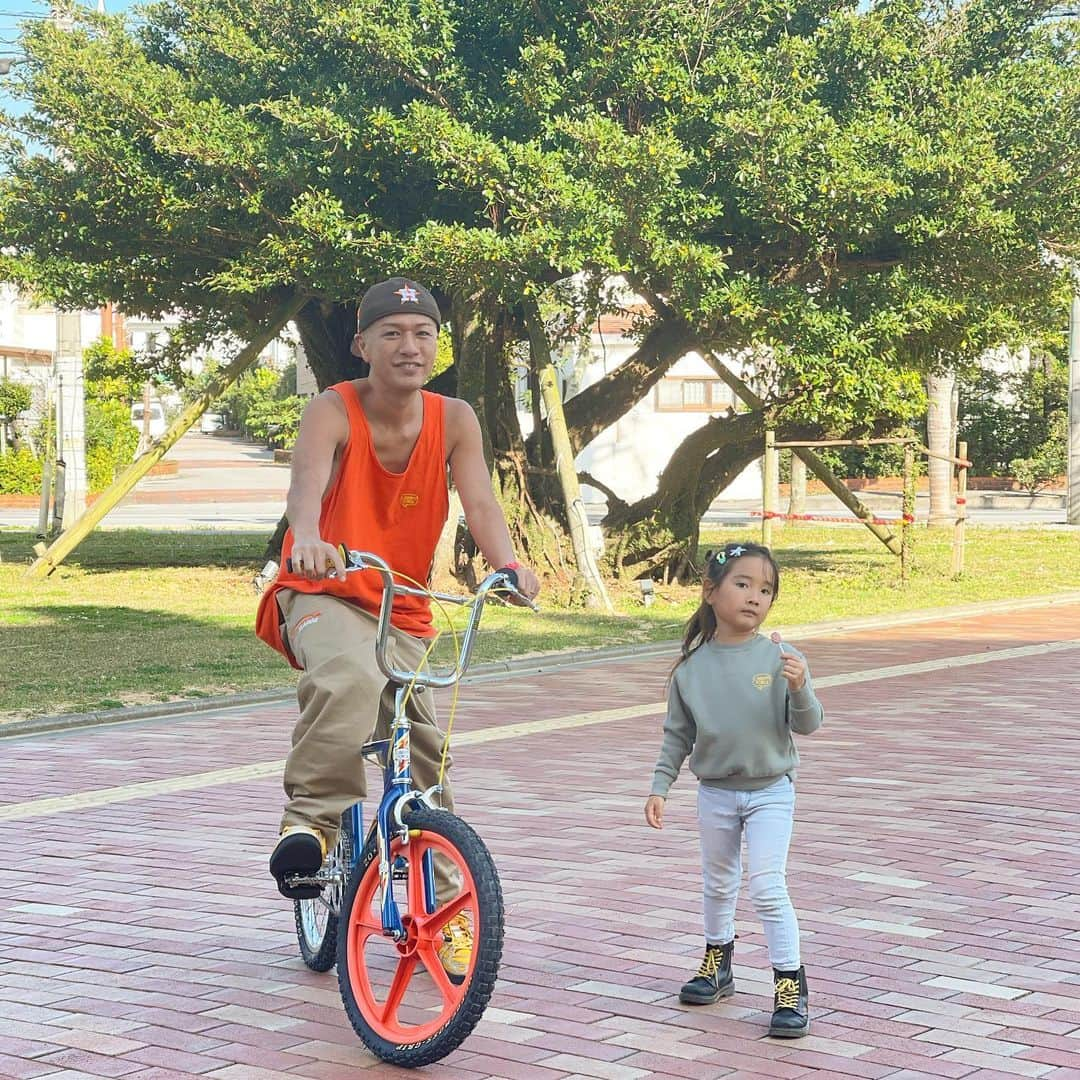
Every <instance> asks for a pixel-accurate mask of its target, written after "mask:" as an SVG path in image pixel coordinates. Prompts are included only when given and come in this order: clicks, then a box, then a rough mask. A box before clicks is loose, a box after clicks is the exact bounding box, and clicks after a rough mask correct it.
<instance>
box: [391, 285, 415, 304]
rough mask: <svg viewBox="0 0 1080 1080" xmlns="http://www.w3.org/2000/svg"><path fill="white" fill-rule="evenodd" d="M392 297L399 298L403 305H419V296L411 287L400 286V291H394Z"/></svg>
mask: <svg viewBox="0 0 1080 1080" xmlns="http://www.w3.org/2000/svg"><path fill="white" fill-rule="evenodd" d="M394 295H395V296H400V297H401V302H402V303H403V304H418V303H420V294H419V293H418V292H417V291H416V290H415V289H414V288H413V287H412V286H411V285H402V286H401V288H400V289H395V290H394Z"/></svg>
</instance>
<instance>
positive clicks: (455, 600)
mask: <svg viewBox="0 0 1080 1080" xmlns="http://www.w3.org/2000/svg"><path fill="white" fill-rule="evenodd" d="M345 554H346V556H347V559H346V562H347V569H348V570H349V571H350V572H352V571H357V570H375V571H376V572H377V573H378V574H379V575H380V576H381V577H382V580H383V597H382V604H381V605H380V608H379V620H378V626H377V628H376V633H375V660H376V663H377V664H378V665H379V669H380V671H382V673H383V674H384V675H385V676H386V678H387V679H389V680H390V682H392V683H394V684H395V693H394V722H393V724H392V726H391V730H390V738H389V739H380V740H377V741H375V742H370V743H366V744H365V745H364V747H363V749H362V751H361V753H362V754H365V755H367V754H372V753H374V754H377V755H380V756H381V757H382V761H383V795H382V798H381V800H380V801H379V808H378V810H377V812H376V815H375V822H376V824H375V829H376V843H377V845H378V858H379V880H380V884H381V889H382V910H381V916H382V927H383V933H384V934H386V935H387V936H388V937H391V938H393V939H394V940H395V941H401V940H403V939H404V938H405V937H406V936H407V933H406V930H405V927H404V925H403V923H402V921H401V911H400V908H399V907H398V904H397V901H396V900H395V899H394V875H393V867H392V866H391V864H390V844H391V840H392V838H393V836H394V835H395V834H397V835H398V836H400V837H401V840H402V843H403V844H408V842H409V831H408V829H407V828H406V827H405V825H404V824H403V821H402V819H403V817H404V812H405V808H406V806H407V805H408V804H409V803H412V802H421V803H423V804H424V805H427V806H432V807H434V804H433V803H432V801H431V798H432V796H433V795H436V794H439V793H440V792H441V790H442V789H441V788H439V787H435V788H431V789H429V790H428V791H424V792H421V791H416V790H414V789H413V786H412V783H413V781H412V758H411V754H410V743H409V730H410V727H411V722H410V720H409V717H408V715H407V714H406V711H405V703H406V699H407V697H408V695H409V694H410V693H425V692H426V691H427V690H428V688H437V687H440V688H441V687H447V686H452V685H453V684H454V683H456V682H457V681H458V680H459V679H460V678H461V676H462V675H463V674H464V672H465V669H466V668H467V667H468V664H469V658H470V656H471V655H472V650H473V644H474V642H475V638H476V627H477V624H478V623H479V621H480V613H481V612H482V611H483V608H484V601H485V600H486V598H487V594H488V592H489V591H490V590H491V589H492V588H499V589H506V590H507V591H510V592H513V593H515V594H517V595H518V596H519V597H520V596H521V594H520V593H518V592H517V589H516V588H515V584H514V582H513V581H512V580H511V579H510V578H509V577H508V576H507V574H506V573H503V572H499V571H496V572H495V573H494V574H490V575H488V577H486V578H485V579H484V580H483V581H482V582H481V584H480V586H479V587H478V588H477V590H476V595H475V596H471V597H470V596H456V595H453V594H448V593H437V592H429V591H428V590H426V589H414V588H410V587H409V586H407V585H397V584H395V583H394V576H393V571H392V570H391V569H390V567H389V566H388V565H387V564H386V563H385V562H384V561H383V560H382V559H381V558H379V557H378V556H377V555H373V554H371V553H370V552H366V551H346V552H345ZM395 595H397V596H431V597H434V598H435V599H436V600H439V601H442V602H444V603H451V604H471V605H472V611H471V612H470V614H469V621H468V624H467V625H466V628H465V631H464V633H463V635H462V642H461V652H460V654H459V656H458V658H457V663H456V664H455V665H454V667H453V668H452V669H451V671H450V672H449V673H448V674H445V675H436V674H433V673H428V674H425V673H423V672H413V671H402V670H399V669H397V668H395V667H394V666H393V665H392V664H391V663H390V660H389V657H388V655H387V648H388V643H389V637H390V616H391V614H392V612H393V603H394V596H395ZM521 598H522V600H524V601H525V603H528V604H529V606H530V607H532V606H533V605H532V604H531V602H530V601H528V599H527V598H525V597H521ZM357 809H358V808H357V807H353V810H354V811H356V810H357ZM357 835H360V834H359V833H358V834H357ZM356 846H357V849H358V851H357V855H356V856H355V857H356V858H359V847H360V845H359V844H357V845H356ZM423 875H424V907H425V910H426V913H427V914H430V913H431V912H432V911H434V910H435V866H434V858H433V856H432V853H431V851H430V849H429V850H428V851H425V852H424V862H423Z"/></svg>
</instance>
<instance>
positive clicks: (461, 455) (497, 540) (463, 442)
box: [446, 398, 540, 599]
mask: <svg viewBox="0 0 1080 1080" xmlns="http://www.w3.org/2000/svg"><path fill="white" fill-rule="evenodd" d="M446 421H447V434H448V435H449V438H448V440H447V443H448V446H449V450H450V476H451V479H452V480H453V481H454V486H455V487H456V488H457V490H458V495H460V496H461V508H462V509H463V510H464V511H465V521H466V522H467V523H468V526H469V532H470V533H472V537H473V539H474V540H475V541H476V544H477V547H479V548H480V551H481V552H482V553H483V556H484V558H485V559H487V561H488V563H490V564H491V566H493V567H495V568H496V569H498V568H501V567H504V566H506V565H508V564H509V563H512V562H516V559H515V556H514V545H513V543H512V542H511V540H510V530H509V529H507V527H506V518H505V516H504V515H503V512H502V507H501V506H499V503H498V500H497V499H496V498H495V493H494V492H493V491H492V489H491V475H490V474H489V473H488V468H487V462H486V461H485V460H484V441H483V436H482V435H481V433H480V422H479V421H478V420H477V419H476V413H474V412H473V411H472V407H471V406H470V405H469V404H468V403H467V402H465V401H459V400H457V399H456V398H447V399H446ZM517 575H518V588H519V589H520V590H521V591H522V593H524V594H525V596H527V597H529V599H532V598H533V597H534V596H536V594H537V593H538V592H539V591H540V581H539V579H538V578H537V576H536V574H535V573H534V572H533V571H532V570H530V569H529V568H528V567H527V566H522V567H520V569H519V570H518V571H517Z"/></svg>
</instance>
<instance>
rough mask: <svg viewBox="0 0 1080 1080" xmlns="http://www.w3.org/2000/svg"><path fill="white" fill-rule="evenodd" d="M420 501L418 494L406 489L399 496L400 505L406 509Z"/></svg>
mask: <svg viewBox="0 0 1080 1080" xmlns="http://www.w3.org/2000/svg"><path fill="white" fill-rule="evenodd" d="M419 503H420V496H419V495H414V494H413V493H412V492H411V491H406V492H405V493H404V494H403V495H402V496H401V505H402V506H404V507H405V509H406V510H408V509H409V508H410V507H413V506H417V505H419Z"/></svg>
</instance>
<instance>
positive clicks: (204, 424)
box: [199, 412, 225, 435]
mask: <svg viewBox="0 0 1080 1080" xmlns="http://www.w3.org/2000/svg"><path fill="white" fill-rule="evenodd" d="M224 426H225V417H224V416H222V414H221V413H219V412H204V413H203V414H202V416H201V417H200V418H199V430H200V431H201V432H202V433H203V434H204V435H213V434H214V432H215V431H220V430H221V429H222V428H223V427H224Z"/></svg>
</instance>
